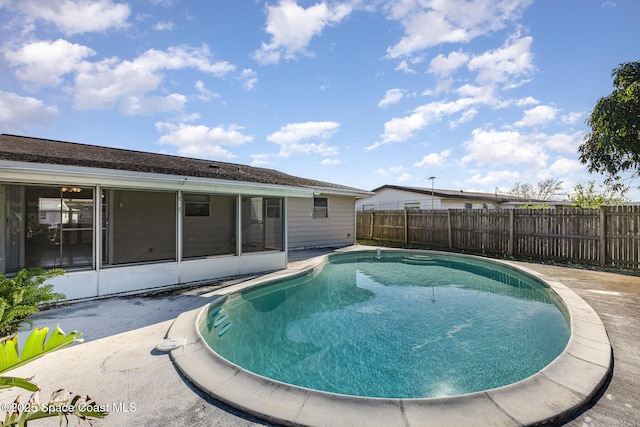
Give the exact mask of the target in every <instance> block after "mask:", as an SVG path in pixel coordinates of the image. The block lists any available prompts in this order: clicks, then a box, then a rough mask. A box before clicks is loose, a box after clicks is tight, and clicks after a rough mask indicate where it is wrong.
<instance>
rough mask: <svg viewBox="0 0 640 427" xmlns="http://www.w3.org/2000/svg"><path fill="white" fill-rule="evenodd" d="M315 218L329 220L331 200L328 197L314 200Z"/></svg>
mask: <svg viewBox="0 0 640 427" xmlns="http://www.w3.org/2000/svg"><path fill="white" fill-rule="evenodd" d="M313 218H329V199H327V198H326V197H314V198H313Z"/></svg>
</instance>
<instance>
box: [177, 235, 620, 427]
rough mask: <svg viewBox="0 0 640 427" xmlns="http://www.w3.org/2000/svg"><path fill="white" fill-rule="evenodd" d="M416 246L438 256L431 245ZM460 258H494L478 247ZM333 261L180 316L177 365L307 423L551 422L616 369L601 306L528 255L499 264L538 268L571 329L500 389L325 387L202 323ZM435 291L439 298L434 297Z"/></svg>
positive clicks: (214, 386) (234, 290)
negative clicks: (227, 347) (288, 377)
mask: <svg viewBox="0 0 640 427" xmlns="http://www.w3.org/2000/svg"><path fill="white" fill-rule="evenodd" d="M348 251H350V252H353V253H358V254H365V255H367V256H371V255H372V254H373V255H374V256H375V248H374V249H373V251H371V250H366V251H363V250H362V246H360V247H358V246H356V247H354V248H351V249H349V250H348ZM398 252H401V251H398ZM417 254H418V255H421V256H432V255H438V253H437V252H431V251H421V252H418V253H417ZM460 257H461V258H464V259H465V260H467V259H473V260H478V261H481V262H484V261H485V260H484V259H482V258H478V257H473V256H460ZM327 262H328V258H327V257H326V256H325V257H318V258H314V259H313V260H310V261H309V262H306V263H303V264H301V265H300V266H299V267H297V269H294V270H291V269H290V270H284V271H279V272H275V273H272V274H268V275H265V276H262V277H259V278H256V279H252V280H248V281H244V282H241V283H238V284H235V285H230V286H228V287H226V288H224V289H220V290H218V291H216V297H214V301H213V302H212V303H211V304H208V305H206V306H205V307H203V308H202V309H197V310H192V311H189V312H185V313H183V314H181V315H180V316H178V318H177V319H176V320H175V322H173V324H172V326H171V328H170V330H169V331H168V333H167V336H166V338H167V340H169V341H172V342H176V343H180V345H179V346H177V348H175V349H173V350H172V351H171V353H170V354H171V358H172V360H173V362H174V363H175V365H176V367H177V369H178V370H179V371H180V372H181V373H182V374H183V375H184V376H185V378H186V379H187V380H188V381H190V382H191V383H192V384H194V385H195V387H197V388H199V389H200V390H201V391H202V392H204V393H205V394H208V395H210V396H212V397H213V398H214V399H216V400H219V401H222V402H224V403H226V404H229V405H231V406H233V407H235V408H236V409H238V410H240V411H241V412H244V413H247V414H251V415H253V416H257V417H259V418H262V419H265V420H267V421H270V422H273V423H276V424H283V425H305V426H313V425H354V426H358V425H363V426H364V425H366V426H377V425H379V426H388V425H409V426H414V425H415V426H420V425H424V422H425V420H429V421H430V422H432V423H433V424H434V425H449V426H458V425H459V426H473V425H505V426H511V425H512V426H515V425H533V424H542V423H545V422H551V421H554V420H557V419H559V418H561V417H563V416H565V415H567V414H570V413H571V412H574V411H576V410H577V409H578V408H579V407H581V406H582V405H584V404H585V403H586V402H588V401H589V400H590V399H591V397H592V396H594V395H595V393H596V392H597V391H598V390H599V389H600V387H601V386H602V384H604V382H605V381H606V378H607V376H608V373H609V372H610V368H611V362H612V357H611V345H610V343H609V340H608V337H607V334H606V331H605V329H604V325H603V324H602V321H601V320H600V318H599V316H598V315H597V313H596V312H595V311H594V310H593V309H592V308H591V307H590V306H589V305H588V304H587V303H586V302H585V301H584V300H583V299H582V298H580V297H579V296H578V295H577V294H576V293H575V292H573V291H572V290H570V289H569V288H567V287H566V286H565V285H564V284H562V283H559V282H556V281H554V280H553V277H546V276H543V275H541V274H539V273H537V272H536V271H535V270H534V269H530V268H528V267H527V265H526V264H523V263H513V262H505V261H490V264H492V265H495V266H502V267H506V268H507V269H510V270H512V271H520V272H523V273H524V274H525V275H529V276H533V277H536V279H537V280H539V281H540V282H542V283H545V284H546V286H548V287H549V288H551V289H552V290H553V292H554V293H555V294H557V295H558V296H559V297H560V300H561V303H560V305H561V306H564V308H565V312H566V314H567V317H568V319H569V321H570V322H569V323H570V330H571V335H570V338H569V342H568V343H567V345H566V347H565V348H564V350H562V352H561V353H560V355H559V356H558V357H556V358H555V359H553V361H551V363H549V364H548V365H547V366H545V367H543V368H542V369H541V370H539V371H538V372H536V373H534V374H533V375H531V376H529V377H527V378H525V379H523V380H520V381H517V382H515V383H512V384H508V385H504V386H500V387H497V388H492V389H489V390H483V391H476V392H471V393H466V394H459V395H454V396H445V397H432V398H388V397H373V398H372V397H363V396H354V395H346V394H339V393H334V392H327V391H320V390H315V389H309V388H306V387H300V386H296V385H291V384H288V383H285V382H282V381H279V380H273V379H270V378H267V377H265V376H263V375H259V374H256V373H254V372H251V371H249V370H247V369H245V368H243V367H241V366H239V365H237V364H235V363H232V362H230V361H229V360H227V359H225V358H223V357H221V356H220V355H219V354H218V353H216V352H215V351H213V350H212V349H211V348H210V347H209V346H208V344H206V342H205V341H204V339H203V336H202V334H201V332H200V325H202V324H203V322H207V321H208V320H209V319H208V316H209V315H211V314H213V312H214V311H215V310H214V311H212V310H211V309H212V307H213V306H219V304H220V303H221V302H222V301H223V300H226V301H227V302H232V301H233V300H234V299H237V298H242V295H243V294H245V293H246V291H247V289H249V288H252V289H261V290H263V291H266V290H268V289H269V288H270V286H273V285H274V284H275V285H279V284H280V283H281V282H280V281H281V279H290V278H292V277H298V278H299V279H300V278H302V277H304V276H308V275H315V274H316V273H317V271H318V270H319V269H320V268H321V267H322V266H324V265H325V264H326V263H327ZM267 283H268V284H269V285H266V284H267ZM440 289H442V288H440V287H436V286H434V287H433V288H430V287H428V288H427V295H426V296H427V297H429V299H428V303H427V305H436V306H437V305H438V304H439V296H440V293H439V290H440ZM365 290H366V288H365ZM432 298H434V299H435V300H436V301H435V302H433V303H432V302H431V299H432ZM553 305H556V304H555V303H553ZM263 308H264V307H263ZM266 308H268V307H266ZM365 311H366V310H365ZM218 314H220V313H218ZM215 317H216V319H218V320H219V319H220V316H215ZM227 320H229V321H228V322H227ZM216 321H217V320H215V319H214V320H213V322H214V323H215V322H216ZM227 324H231V326H229V327H227V329H226V331H225V332H224V333H223V334H222V337H223V338H224V337H225V336H227V334H231V333H233V330H234V328H235V327H236V326H237V324H236V323H235V322H234V321H232V320H231V319H230V318H229V317H227V318H226V319H224V320H222V321H221V322H220V324H219V325H218V328H217V330H218V331H222V329H223V328H224V327H225V325H227ZM458 329H459V331H458ZM458 329H455V328H454V329H452V332H453V334H454V335H455V334H456V333H459V332H461V331H463V330H465V329H466V328H461V329H460V328H458ZM456 331H458V332H456ZM218 333H219V332H218ZM229 336H231V335H229Z"/></svg>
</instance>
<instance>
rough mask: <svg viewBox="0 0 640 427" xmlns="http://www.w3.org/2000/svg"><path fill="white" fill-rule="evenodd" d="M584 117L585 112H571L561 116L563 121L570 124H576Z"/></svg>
mask: <svg viewBox="0 0 640 427" xmlns="http://www.w3.org/2000/svg"><path fill="white" fill-rule="evenodd" d="M583 117H584V113H579V112H571V113H568V114H563V115H562V116H560V120H562V123H566V124H568V125H574V124H576V123H578V120H581V119H582V118H583Z"/></svg>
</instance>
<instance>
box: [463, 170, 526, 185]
mask: <svg viewBox="0 0 640 427" xmlns="http://www.w3.org/2000/svg"><path fill="white" fill-rule="evenodd" d="M519 179H520V173H519V172H516V171H509V170H501V171H496V170H489V171H487V172H485V173H484V174H475V175H473V176H472V177H471V178H469V179H467V180H466V181H465V182H466V183H471V184H480V185H494V184H497V183H500V182H507V183H510V184H511V185H512V184H513V183H516V182H518V180H519Z"/></svg>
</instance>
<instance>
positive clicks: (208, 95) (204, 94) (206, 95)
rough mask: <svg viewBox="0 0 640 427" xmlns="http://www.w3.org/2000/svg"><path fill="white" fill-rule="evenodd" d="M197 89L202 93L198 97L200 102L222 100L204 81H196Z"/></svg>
mask: <svg viewBox="0 0 640 427" xmlns="http://www.w3.org/2000/svg"><path fill="white" fill-rule="evenodd" d="M195 87H196V90H197V91H198V92H200V95H197V96H196V98H197V99H198V100H200V101H210V100H211V99H213V98H220V94H219V93H216V92H212V91H210V90H209V89H207V88H206V86H205V85H204V82H203V81H202V80H198V81H196V84H195Z"/></svg>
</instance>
